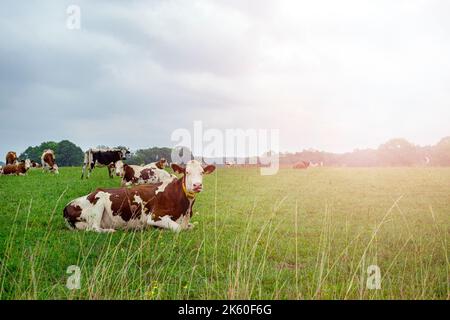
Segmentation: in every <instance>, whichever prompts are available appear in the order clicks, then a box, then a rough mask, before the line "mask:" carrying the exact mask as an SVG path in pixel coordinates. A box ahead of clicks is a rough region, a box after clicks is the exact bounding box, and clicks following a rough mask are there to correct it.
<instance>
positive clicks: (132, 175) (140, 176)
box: [115, 160, 176, 186]
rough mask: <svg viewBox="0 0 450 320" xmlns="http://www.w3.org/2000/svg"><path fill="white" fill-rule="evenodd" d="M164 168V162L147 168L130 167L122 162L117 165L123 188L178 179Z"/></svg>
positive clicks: (117, 172)
mask: <svg viewBox="0 0 450 320" xmlns="http://www.w3.org/2000/svg"><path fill="white" fill-rule="evenodd" d="M162 168H164V161H161V160H160V161H158V162H153V163H151V164H148V165H146V166H136V165H128V164H124V163H123V162H122V161H117V162H116V165H115V171H116V175H117V176H121V177H122V183H121V185H122V186H131V185H140V184H152V183H159V182H163V181H166V180H168V179H175V178H176V176H174V175H172V174H170V173H168V172H167V171H166V170H164V169H162Z"/></svg>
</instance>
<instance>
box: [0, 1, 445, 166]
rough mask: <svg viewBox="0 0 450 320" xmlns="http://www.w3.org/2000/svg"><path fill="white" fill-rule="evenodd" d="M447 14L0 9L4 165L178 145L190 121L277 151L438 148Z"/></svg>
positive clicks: (278, 8)
mask: <svg viewBox="0 0 450 320" xmlns="http://www.w3.org/2000/svg"><path fill="white" fill-rule="evenodd" d="M70 4H77V5H79V6H80V8H81V29H80V30H70V29H68V28H67V27H66V22H67V21H66V20H67V14H66V9H67V6H68V5H70ZM449 13H450V1H432V0H422V1H419V0H417V1H414V0H405V1H400V0H397V1H396V0H389V1H382V0H377V1H373V0H371V1H363V0H355V1H345V0H343V1H335V0H330V1H298V0H293V1H261V0H254V1H243V0H236V1H230V0H219V1H170V0H168V1H111V0H109V1H99V0H96V1H76V0H72V1H42V0H39V1H2V4H1V9H0V111H1V116H0V135H1V137H2V139H1V143H0V153H1V154H5V153H6V152H7V151H8V150H16V151H18V152H22V151H23V150H24V149H25V148H26V147H27V146H29V145H37V144H39V143H41V142H42V141H48V140H55V141H60V140H62V139H69V140H71V141H73V142H75V143H76V144H78V145H80V146H81V147H82V148H83V149H85V148H88V147H90V146H97V145H110V146H116V145H119V144H120V145H126V146H129V147H130V148H132V149H137V148H142V147H148V146H155V145H156V146H172V145H173V143H172V142H171V141H170V136H171V133H172V132H173V131H174V130H175V129H177V128H187V129H191V128H192V126H193V121H194V120H202V121H203V123H204V126H205V127H207V128H217V129H221V130H224V129H227V128H244V129H246V128H256V129H261V128H262V129H271V128H274V129H280V149H281V150H282V151H283V150H290V151H295V150H301V149H303V148H316V149H320V150H327V151H336V152H343V151H351V150H352V149H354V148H365V147H377V146H378V145H379V144H381V143H383V142H385V141H386V140H387V139H389V138H394V137H404V138H407V139H409V140H410V141H412V142H414V143H417V144H422V145H425V144H434V143H436V142H437V141H438V140H439V139H440V138H442V137H444V136H448V135H450V19H449V18H448V16H449ZM2 157H3V156H2Z"/></svg>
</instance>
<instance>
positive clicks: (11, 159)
mask: <svg viewBox="0 0 450 320" xmlns="http://www.w3.org/2000/svg"><path fill="white" fill-rule="evenodd" d="M16 161H17V154H16V153H15V152H14V151H9V152H8V153H7V154H6V164H15V163H16Z"/></svg>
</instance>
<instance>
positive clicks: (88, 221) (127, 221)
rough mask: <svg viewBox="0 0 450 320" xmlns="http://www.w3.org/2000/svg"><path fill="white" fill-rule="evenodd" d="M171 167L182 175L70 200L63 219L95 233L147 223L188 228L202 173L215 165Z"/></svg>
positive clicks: (196, 164) (101, 191)
mask: <svg viewBox="0 0 450 320" xmlns="http://www.w3.org/2000/svg"><path fill="white" fill-rule="evenodd" d="M172 169H173V170H174V171H175V172H178V173H180V174H182V177H181V178H178V179H173V180H166V181H164V182H160V183H158V184H146V185H139V186H134V187H131V188H117V189H97V190H96V191H94V192H92V193H90V194H88V195H87V196H84V197H80V198H78V199H75V200H73V201H72V202H70V203H69V204H68V205H67V206H66V207H65V208H64V218H65V219H66V222H67V223H68V225H69V227H71V228H73V229H79V230H93V231H97V232H113V231H115V230H117V229H143V228H145V227H148V226H154V227H159V228H165V229H170V230H172V231H174V232H179V231H181V230H186V229H191V228H192V227H193V225H192V224H191V223H189V221H190V218H191V216H192V207H193V205H194V202H195V197H196V195H197V194H198V193H199V192H201V191H202V190H203V183H202V182H203V175H204V174H208V173H211V172H213V171H214V170H215V166H213V165H208V166H205V167H203V166H202V165H201V163H200V162H198V161H196V160H191V161H189V162H188V163H187V164H186V167H181V166H179V165H177V164H172Z"/></svg>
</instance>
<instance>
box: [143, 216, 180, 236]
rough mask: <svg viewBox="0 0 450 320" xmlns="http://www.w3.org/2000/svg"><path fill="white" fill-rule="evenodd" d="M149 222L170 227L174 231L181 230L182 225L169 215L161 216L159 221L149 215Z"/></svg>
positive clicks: (153, 224)
mask: <svg viewBox="0 0 450 320" xmlns="http://www.w3.org/2000/svg"><path fill="white" fill-rule="evenodd" d="M147 224H149V225H151V226H154V227H159V228H164V229H169V230H172V231H173V232H177V233H178V232H180V231H181V226H180V225H179V224H178V223H176V222H175V221H173V220H172V219H171V217H170V216H168V215H165V216H164V217H160V219H159V220H157V221H154V220H153V219H152V217H151V216H149V217H148V220H147Z"/></svg>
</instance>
